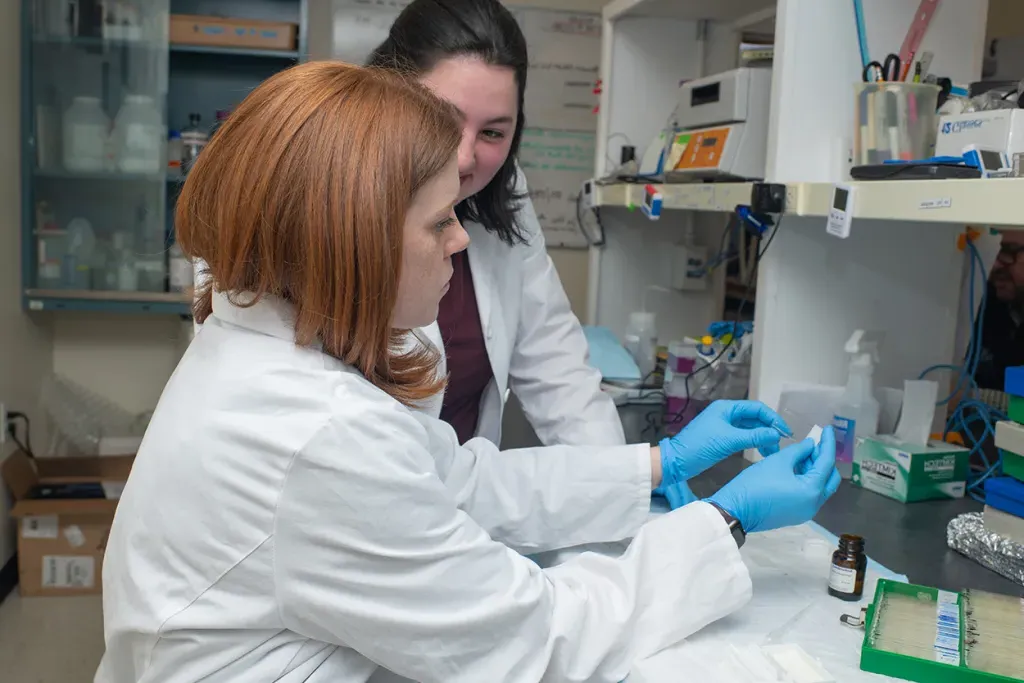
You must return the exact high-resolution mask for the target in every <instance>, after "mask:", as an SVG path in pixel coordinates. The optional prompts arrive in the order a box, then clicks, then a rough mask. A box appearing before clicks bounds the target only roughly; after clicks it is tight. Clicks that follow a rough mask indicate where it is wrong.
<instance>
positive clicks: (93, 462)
mask: <svg viewBox="0 0 1024 683" xmlns="http://www.w3.org/2000/svg"><path fill="white" fill-rule="evenodd" d="M134 459H135V456H131V455H119V456H105V457H82V458H31V457H29V456H28V455H26V454H25V453H22V452H21V451H18V452H16V453H14V454H13V455H11V456H10V457H9V458H7V460H5V461H4V462H3V465H2V467H0V473H2V475H3V480H4V482H5V483H6V484H7V488H8V489H10V491H11V495H12V496H13V497H14V507H13V508H12V509H11V516H12V517H14V518H15V520H16V521H17V524H18V583H19V585H20V591H21V594H22V595H27V596H32V595H85V594H90V593H99V592H100V588H101V586H102V581H101V580H100V571H101V569H102V566H103V551H104V550H105V549H106V547H107V536H108V535H109V534H110V525H111V523H112V522H113V521H114V510H115V509H116V507H117V501H118V499H119V498H120V497H121V490H122V489H123V488H124V482H125V481H126V480H127V479H128V473H129V472H130V471H131V467H132V461H133V460H134Z"/></svg>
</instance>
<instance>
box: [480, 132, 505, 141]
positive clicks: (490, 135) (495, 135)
mask: <svg viewBox="0 0 1024 683" xmlns="http://www.w3.org/2000/svg"><path fill="white" fill-rule="evenodd" d="M480 134H481V135H483V136H484V137H485V138H487V139H488V140H501V139H503V138H504V137H505V134H504V133H503V132H501V131H500V130H485V131H482V132H481V133H480Z"/></svg>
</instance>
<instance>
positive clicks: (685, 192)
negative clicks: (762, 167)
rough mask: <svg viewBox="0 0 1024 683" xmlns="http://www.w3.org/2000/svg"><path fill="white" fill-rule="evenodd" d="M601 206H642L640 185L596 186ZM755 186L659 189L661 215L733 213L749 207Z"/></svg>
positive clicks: (689, 185) (718, 184) (703, 185)
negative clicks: (740, 206)
mask: <svg viewBox="0 0 1024 683" xmlns="http://www.w3.org/2000/svg"><path fill="white" fill-rule="evenodd" d="M594 187H595V194H596V197H595V199H596V200H597V205H598V206H603V207H613V206H624V207H638V206H640V204H641V203H642V202H643V197H644V187H646V185H644V184H641V183H617V184H615V185H595V186H594ZM753 187H754V184H753V183H699V184H698V183H691V184H672V183H670V184H666V185H657V188H658V190H659V191H660V192H661V195H662V204H661V209H662V211H665V210H668V209H683V210H690V211H732V210H734V209H735V208H736V205H737V204H750V191H751V190H752V189H753Z"/></svg>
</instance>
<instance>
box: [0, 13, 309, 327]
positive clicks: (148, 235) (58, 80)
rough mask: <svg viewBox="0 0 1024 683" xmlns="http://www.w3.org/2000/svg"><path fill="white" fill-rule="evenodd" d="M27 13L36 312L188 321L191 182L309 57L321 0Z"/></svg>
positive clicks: (27, 187)
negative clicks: (179, 211) (183, 233)
mask: <svg viewBox="0 0 1024 683" xmlns="http://www.w3.org/2000/svg"><path fill="white" fill-rule="evenodd" d="M3 1H6V0H3ZM22 3H23V5H22V6H23V12H22V23H23V26H22V53H21V55H22V65H21V73H22V90H21V95H22V117H21V120H22V126H23V131H22V140H23V146H22V166H21V176H22V216H23V219H22V220H23V225H22V237H23V239H22V248H23V253H22V281H23V304H24V306H25V307H26V308H27V309H29V310H35V311H45V310H85V311H122V312H129V313H131V312H156V313H170V314H183V315H185V314H188V312H189V308H190V306H189V304H190V301H191V291H190V290H191V287H192V282H191V279H192V267H191V264H189V262H188V261H187V259H186V258H185V256H184V254H183V253H182V250H181V249H180V248H179V247H178V245H176V244H175V241H174V231H173V225H172V223H173V221H172V218H173V208H174V202H175V201H176V199H177V197H178V195H179V192H180V189H181V183H182V179H183V178H184V174H185V172H187V169H188V167H189V166H190V164H191V162H192V161H194V159H195V158H196V156H197V155H198V154H199V153H200V151H201V150H202V149H203V148H204V147H205V144H206V142H207V140H208V139H209V135H210V134H211V133H212V132H213V131H214V130H215V128H216V126H217V125H219V122H220V121H222V120H223V119H224V118H225V117H226V116H228V115H229V114H230V111H231V110H232V109H233V108H234V106H236V105H237V104H238V102H240V101H241V99H242V98H244V97H245V95H246V94H247V93H249V92H250V91H251V90H252V89H253V88H254V87H256V86H257V85H258V84H259V83H260V82H261V81H263V80H264V79H266V78H269V77H270V76H271V75H273V74H274V73H276V72H278V71H280V70H281V69H285V68H287V67H288V66H290V65H292V64H295V63H296V62H297V61H301V60H302V59H303V57H304V55H305V52H306V23H307V14H308V13H307V3H306V0H22Z"/></svg>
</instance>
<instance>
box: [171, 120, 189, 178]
mask: <svg viewBox="0 0 1024 683" xmlns="http://www.w3.org/2000/svg"><path fill="white" fill-rule="evenodd" d="M184 153H185V145H184V143H182V141H181V133H180V132H179V131H176V130H172V131H170V132H169V133H168V134H167V173H168V175H180V174H181V158H182V156H183V155H184Z"/></svg>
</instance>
